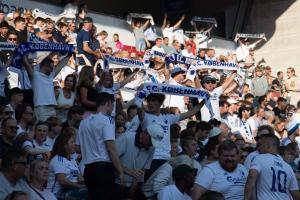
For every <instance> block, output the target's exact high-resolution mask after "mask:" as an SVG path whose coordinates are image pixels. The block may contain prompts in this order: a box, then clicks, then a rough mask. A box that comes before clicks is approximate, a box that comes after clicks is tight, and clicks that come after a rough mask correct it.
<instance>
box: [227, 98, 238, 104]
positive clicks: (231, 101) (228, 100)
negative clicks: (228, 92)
mask: <svg viewBox="0 0 300 200" xmlns="http://www.w3.org/2000/svg"><path fill="white" fill-rule="evenodd" d="M227 102H228V103H229V104H236V103H238V102H239V101H237V100H235V99H233V98H229V99H227Z"/></svg>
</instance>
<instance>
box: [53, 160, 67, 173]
mask: <svg viewBox="0 0 300 200" xmlns="http://www.w3.org/2000/svg"><path fill="white" fill-rule="evenodd" d="M60 158H61V159H62V160H63V159H64V158H63V157H60ZM60 158H58V156H55V157H54V158H52V160H51V162H50V165H51V166H52V167H53V171H54V174H66V173H67V172H66V167H65V165H64V164H63V161H60V162H59V161H58V159H60ZM51 166H50V167H51Z"/></svg>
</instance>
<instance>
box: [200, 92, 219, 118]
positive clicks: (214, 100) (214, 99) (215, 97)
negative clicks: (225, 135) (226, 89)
mask: <svg viewBox="0 0 300 200" xmlns="http://www.w3.org/2000/svg"><path fill="white" fill-rule="evenodd" d="M222 93H223V88H222V86H220V87H217V88H215V89H214V90H213V91H212V92H209V94H210V98H209V100H210V103H211V107H212V110H213V112H214V114H215V115H214V118H215V119H217V120H219V121H221V114H220V106H219V100H220V99H219V97H220V96H221V94H222ZM210 119H211V115H210V113H209V110H208V108H207V107H206V105H204V106H203V107H202V108H201V120H202V121H206V122H208V121H209V120H210Z"/></svg>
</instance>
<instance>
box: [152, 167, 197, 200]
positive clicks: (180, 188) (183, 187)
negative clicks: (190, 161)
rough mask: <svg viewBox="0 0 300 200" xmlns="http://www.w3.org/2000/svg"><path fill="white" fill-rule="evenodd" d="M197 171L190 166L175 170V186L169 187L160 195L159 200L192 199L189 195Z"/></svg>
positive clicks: (173, 173)
mask: <svg viewBox="0 0 300 200" xmlns="http://www.w3.org/2000/svg"><path fill="white" fill-rule="evenodd" d="M196 174H197V170H196V169H194V168H191V167H190V166H188V165H179V166H177V167H176V168H175V169H173V172H172V175H173V179H174V181H175V184H174V185H168V186H166V187H165V188H163V189H162V190H161V191H160V192H159V193H158V200H165V199H166V200H171V199H185V200H186V199H191V198H190V197H189V195H188V193H189V192H190V189H191V188H192V187H193V184H194V181H195V177H196Z"/></svg>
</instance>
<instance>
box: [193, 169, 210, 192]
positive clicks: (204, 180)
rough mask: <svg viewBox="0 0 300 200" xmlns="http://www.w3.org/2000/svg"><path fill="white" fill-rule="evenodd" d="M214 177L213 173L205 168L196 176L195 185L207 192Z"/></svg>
mask: <svg viewBox="0 0 300 200" xmlns="http://www.w3.org/2000/svg"><path fill="white" fill-rule="evenodd" d="M214 177H215V174H214V172H213V171H212V170H211V169H210V168H209V167H207V166H206V167H204V168H203V169H202V170H201V172H200V174H198V175H197V177H196V181H195V183H196V184H198V185H200V186H201V187H204V188H205V189H207V190H208V189H209V188H210V186H211V184H212V183H213V179H214Z"/></svg>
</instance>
